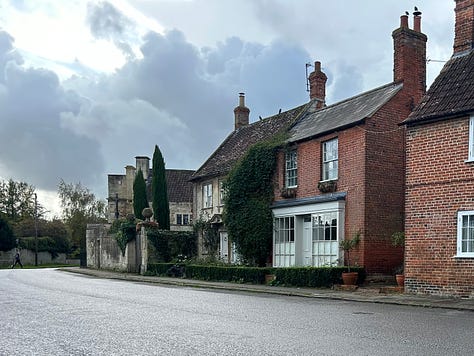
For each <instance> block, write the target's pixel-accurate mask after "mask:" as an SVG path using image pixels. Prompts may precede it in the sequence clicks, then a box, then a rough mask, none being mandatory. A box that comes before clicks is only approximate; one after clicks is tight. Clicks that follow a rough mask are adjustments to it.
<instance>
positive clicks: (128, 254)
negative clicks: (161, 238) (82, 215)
mask: <svg viewBox="0 0 474 356" xmlns="http://www.w3.org/2000/svg"><path fill="white" fill-rule="evenodd" d="M109 229H110V224H88V225H87V232H86V248H87V267H88V268H96V269H108V270H114V271H120V272H134V273H144V272H145V271H146V261H147V254H146V234H145V230H144V228H142V230H141V231H140V233H138V234H137V237H136V238H135V239H134V240H133V241H131V242H129V243H128V244H127V247H126V248H125V253H122V251H121V250H120V248H119V246H118V244H117V241H116V240H115V238H114V236H113V235H111V234H109Z"/></svg>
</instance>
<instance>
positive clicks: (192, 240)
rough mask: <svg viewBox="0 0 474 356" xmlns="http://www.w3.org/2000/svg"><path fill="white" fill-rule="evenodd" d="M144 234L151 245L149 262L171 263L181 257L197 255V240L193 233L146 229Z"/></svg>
mask: <svg viewBox="0 0 474 356" xmlns="http://www.w3.org/2000/svg"><path fill="white" fill-rule="evenodd" d="M146 233H147V238H148V241H149V242H150V244H151V245H152V249H151V250H152V253H153V256H150V257H151V260H154V261H157V262H171V261H172V260H177V259H178V258H182V257H183V256H186V258H192V257H194V256H196V254H197V238H196V234H195V233H194V232H189V231H169V230H160V229H156V228H148V229H147V230H146Z"/></svg>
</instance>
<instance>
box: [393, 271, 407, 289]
mask: <svg viewBox="0 0 474 356" xmlns="http://www.w3.org/2000/svg"><path fill="white" fill-rule="evenodd" d="M395 279H396V280H397V284H398V286H399V287H403V286H405V275H404V274H396V275H395Z"/></svg>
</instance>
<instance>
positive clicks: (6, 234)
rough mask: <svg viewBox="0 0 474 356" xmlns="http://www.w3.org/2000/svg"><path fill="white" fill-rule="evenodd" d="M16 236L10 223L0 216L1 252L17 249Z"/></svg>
mask: <svg viewBox="0 0 474 356" xmlns="http://www.w3.org/2000/svg"><path fill="white" fill-rule="evenodd" d="M15 243H16V241H15V235H14V233H13V230H12V228H11V227H10V224H9V223H8V221H7V220H6V219H4V218H2V216H0V251H10V250H11V249H12V248H14V247H15Z"/></svg>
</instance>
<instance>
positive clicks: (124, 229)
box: [110, 217, 137, 256]
mask: <svg viewBox="0 0 474 356" xmlns="http://www.w3.org/2000/svg"><path fill="white" fill-rule="evenodd" d="M110 233H112V234H114V238H115V240H116V241H117V245H118V247H119V248H120V251H122V256H125V249H126V248H127V244H128V243H129V242H130V241H133V240H134V239H135V237H136V234H137V232H136V221H135V218H131V217H130V218H127V219H117V220H115V221H114V222H113V223H112V226H111V227H110Z"/></svg>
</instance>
